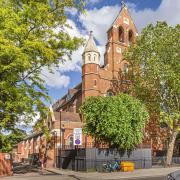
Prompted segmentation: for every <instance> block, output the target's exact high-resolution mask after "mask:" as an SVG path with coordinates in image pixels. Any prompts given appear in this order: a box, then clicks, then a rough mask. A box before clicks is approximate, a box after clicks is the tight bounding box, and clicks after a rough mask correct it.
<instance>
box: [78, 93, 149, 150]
mask: <svg viewBox="0 0 180 180" xmlns="http://www.w3.org/2000/svg"><path fill="white" fill-rule="evenodd" d="M80 112H81V113H82V115H83V117H84V120H85V125H84V131H85V132H86V133H87V134H88V135H90V136H92V137H95V138H96V140H97V141H98V142H106V143H108V144H109V145H110V146H113V147H117V148H121V149H126V150H130V149H132V148H134V147H135V146H136V145H138V144H140V143H141V142H142V140H143V137H144V128H145V124H146V122H147V120H148V112H147V111H146V109H145V107H144V106H143V105H142V104H141V103H140V101H138V100H136V99H135V98H133V97H131V96H129V95H127V94H120V95H118V96H113V97H90V98H88V99H87V100H86V101H85V103H84V104H83V105H82V106H81V108H80Z"/></svg>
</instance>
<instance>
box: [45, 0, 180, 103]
mask: <svg viewBox="0 0 180 180" xmlns="http://www.w3.org/2000/svg"><path fill="white" fill-rule="evenodd" d="M120 2H121V1H120V0H87V5H86V13H85V14H79V12H77V11H76V10H75V9H73V10H67V14H68V17H69V19H68V23H69V24H70V25H71V27H72V28H73V29H71V30H68V32H69V33H70V34H71V36H79V37H83V38H85V39H87V38H88V33H89V31H90V30H93V34H94V37H95V39H96V42H97V44H98V49H99V51H100V53H101V57H103V53H104V46H105V43H106V31H107V29H108V28H109V27H110V25H111V23H112V22H113V20H114V19H115V17H116V16H117V15H118V13H119V11H120ZM125 2H126V4H127V5H128V7H129V11H130V13H131V16H132V18H133V20H134V21H135V24H136V26H137V28H138V31H139V33H140V32H141V30H142V28H143V27H145V26H146V25H147V24H149V23H155V22H156V21H167V22H168V23H169V24H170V25H176V24H178V23H180V0H126V1H125ZM82 52H83V47H81V48H80V49H79V50H77V51H76V52H74V53H73V55H72V60H71V61H68V62H66V63H65V64H60V67H59V69H57V68H54V70H55V74H53V75H52V74H50V73H48V71H47V69H44V70H43V73H42V74H43V77H44V80H45V81H46V86H47V89H48V91H49V95H50V96H51V97H52V101H53V102H55V101H56V100H58V99H59V98H60V97H62V96H63V95H64V94H66V92H67V91H68V89H70V88H72V87H74V86H75V85H77V84H78V83H80V82H81V61H82V58H81V54H82ZM101 63H102V64H103V58H101Z"/></svg>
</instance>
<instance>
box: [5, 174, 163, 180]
mask: <svg viewBox="0 0 180 180" xmlns="http://www.w3.org/2000/svg"><path fill="white" fill-rule="evenodd" d="M2 180H95V179H91V178H87V179H79V178H76V177H69V176H61V175H53V174H44V175H37V174H36V175H34V176H31V175H30V176H13V177H6V178H2ZM119 180H135V178H133V179H119ZM136 180H166V178H165V177H150V178H137V179H136Z"/></svg>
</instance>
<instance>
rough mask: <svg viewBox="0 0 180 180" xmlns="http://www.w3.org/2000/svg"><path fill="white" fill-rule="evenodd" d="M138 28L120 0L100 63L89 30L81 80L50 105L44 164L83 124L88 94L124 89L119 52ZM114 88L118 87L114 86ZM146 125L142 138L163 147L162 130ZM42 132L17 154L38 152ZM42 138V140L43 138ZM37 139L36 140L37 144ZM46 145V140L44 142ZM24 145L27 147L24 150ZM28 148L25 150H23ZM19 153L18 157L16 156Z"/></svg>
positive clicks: (125, 66)
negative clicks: (82, 114)
mask: <svg viewBox="0 0 180 180" xmlns="http://www.w3.org/2000/svg"><path fill="white" fill-rule="evenodd" d="M137 36H138V32H137V29H136V26H135V24H134V22H133V20H132V18H131V16H130V13H129V11H128V8H127V6H126V5H125V4H124V3H122V7H121V10H120V13H119V14H118V16H117V17H116V19H115V20H114V22H113V23H112V25H111V27H110V28H109V29H108V31H107V37H108V38H107V43H106V51H105V54H104V65H103V66H101V65H100V56H103V55H102V54H100V53H99V51H98V48H97V46H96V43H95V41H94V38H93V34H92V32H90V36H89V39H88V41H87V44H86V46H85V49H84V52H83V53H82V82H81V83H80V84H78V85H77V86H75V87H74V88H73V89H69V91H68V93H67V94H66V95H65V96H63V97H62V98H61V99H59V100H58V101H57V102H56V103H55V104H53V106H52V108H51V113H50V115H49V117H48V122H47V126H48V128H49V130H50V133H51V135H52V136H51V144H50V146H49V148H48V152H47V155H48V166H53V165H54V166H55V164H56V162H55V157H56V156H57V152H58V151H57V150H58V149H59V148H62V147H63V145H67V146H69V147H71V146H72V144H73V128H79V127H82V126H83V121H82V118H81V117H80V114H79V107H80V106H81V104H82V103H83V102H84V100H85V99H86V98H87V97H89V96H112V95H115V94H116V93H117V91H118V92H126V90H127V88H128V86H129V84H130V83H129V81H128V79H127V78H126V77H127V76H126V75H127V72H128V61H126V60H124V59H123V56H122V53H123V51H124V50H125V49H127V48H128V47H129V45H130V44H131V43H134V42H135V41H136V37H137ZM117 88H118V90H117ZM151 122H152V123H150V124H149V126H148V127H147V133H146V139H147V141H148V143H150V142H151V143H152V147H153V149H154V150H162V149H163V148H164V144H163V143H164V140H163V138H161V136H162V134H163V136H164V137H165V134H166V131H164V130H161V129H160V127H159V126H158V124H157V122H156V121H155V120H152V121H151ZM149 127H150V128H149ZM43 139H44V135H42V134H35V135H33V136H30V137H28V138H27V139H26V140H25V141H24V142H21V143H19V144H18V148H17V149H19V150H18V151H19V152H18V154H19V156H18V158H17V159H21V158H27V157H28V155H29V154H34V153H38V152H39V151H41V150H40V149H42V144H41V143H40V142H41V141H42V140H43ZM82 139H83V143H85V142H86V143H87V144H88V143H92V142H93V139H91V138H90V137H85V136H83V138H82ZM44 141H45V140H44ZM38 143H39V144H38ZM44 144H45V146H46V147H47V143H46V142H44ZM25 148H26V149H27V150H25ZM27 151H28V152H27ZM19 157H20V158H19Z"/></svg>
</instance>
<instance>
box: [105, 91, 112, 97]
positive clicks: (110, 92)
mask: <svg viewBox="0 0 180 180" xmlns="http://www.w3.org/2000/svg"><path fill="white" fill-rule="evenodd" d="M113 95H114V93H113V92H112V91H111V90H108V91H107V93H106V96H113Z"/></svg>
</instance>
